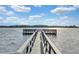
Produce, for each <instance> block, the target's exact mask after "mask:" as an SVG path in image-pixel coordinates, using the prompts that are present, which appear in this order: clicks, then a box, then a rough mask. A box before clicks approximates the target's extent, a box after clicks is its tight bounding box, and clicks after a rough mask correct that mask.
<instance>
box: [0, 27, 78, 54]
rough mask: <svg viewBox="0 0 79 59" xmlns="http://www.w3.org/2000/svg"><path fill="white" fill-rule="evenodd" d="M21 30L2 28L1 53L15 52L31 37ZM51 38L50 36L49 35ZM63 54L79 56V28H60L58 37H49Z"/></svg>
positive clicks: (0, 37) (0, 35)
mask: <svg viewBox="0 0 79 59" xmlns="http://www.w3.org/2000/svg"><path fill="white" fill-rule="evenodd" d="M22 30H23V29H21V28H0V53H8V52H15V51H16V50H17V49H18V48H19V47H20V46H21V45H22V44H23V43H24V41H25V40H27V39H28V38H29V37H30V35H29V36H23V35H22ZM48 36H49V35H48ZM49 38H50V39H51V40H52V42H53V43H55V45H56V46H57V48H58V49H59V50H60V51H61V52H62V53H68V54H69V53H71V54H73V53H78V54H79V28H58V29H57V36H56V37H54V36H52V35H51V36H49Z"/></svg>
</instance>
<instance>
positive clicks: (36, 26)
mask: <svg viewBox="0 0 79 59" xmlns="http://www.w3.org/2000/svg"><path fill="white" fill-rule="evenodd" d="M0 28H79V26H45V25H34V26H0Z"/></svg>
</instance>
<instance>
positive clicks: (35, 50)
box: [31, 31, 41, 54]
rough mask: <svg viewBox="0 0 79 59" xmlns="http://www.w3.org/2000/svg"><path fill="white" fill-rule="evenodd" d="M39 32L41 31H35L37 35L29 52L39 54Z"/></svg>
mask: <svg viewBox="0 0 79 59" xmlns="http://www.w3.org/2000/svg"><path fill="white" fill-rule="evenodd" d="M40 34H41V32H40V31H39V32H38V33H37V37H36V40H35V43H34V46H33V48H32V52H31V54H40V53H41V51H40Z"/></svg>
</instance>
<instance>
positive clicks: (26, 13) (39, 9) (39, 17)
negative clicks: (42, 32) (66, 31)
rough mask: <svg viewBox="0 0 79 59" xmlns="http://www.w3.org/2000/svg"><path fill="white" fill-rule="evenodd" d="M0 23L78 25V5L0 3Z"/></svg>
mask: <svg viewBox="0 0 79 59" xmlns="http://www.w3.org/2000/svg"><path fill="white" fill-rule="evenodd" d="M0 25H1V26H2V25H79V6H78V5H0Z"/></svg>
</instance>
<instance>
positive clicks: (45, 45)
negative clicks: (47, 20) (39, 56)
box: [41, 31, 61, 54]
mask: <svg viewBox="0 0 79 59" xmlns="http://www.w3.org/2000/svg"><path fill="white" fill-rule="evenodd" d="M41 43H42V44H41V46H42V49H43V50H42V52H43V53H46V52H47V53H49V54H51V51H53V53H54V54H61V52H60V51H59V50H58V49H57V47H56V46H55V45H54V43H52V42H51V40H50V39H49V38H48V36H47V35H46V34H45V32H44V31H42V42H41ZM44 49H45V50H44Z"/></svg>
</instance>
